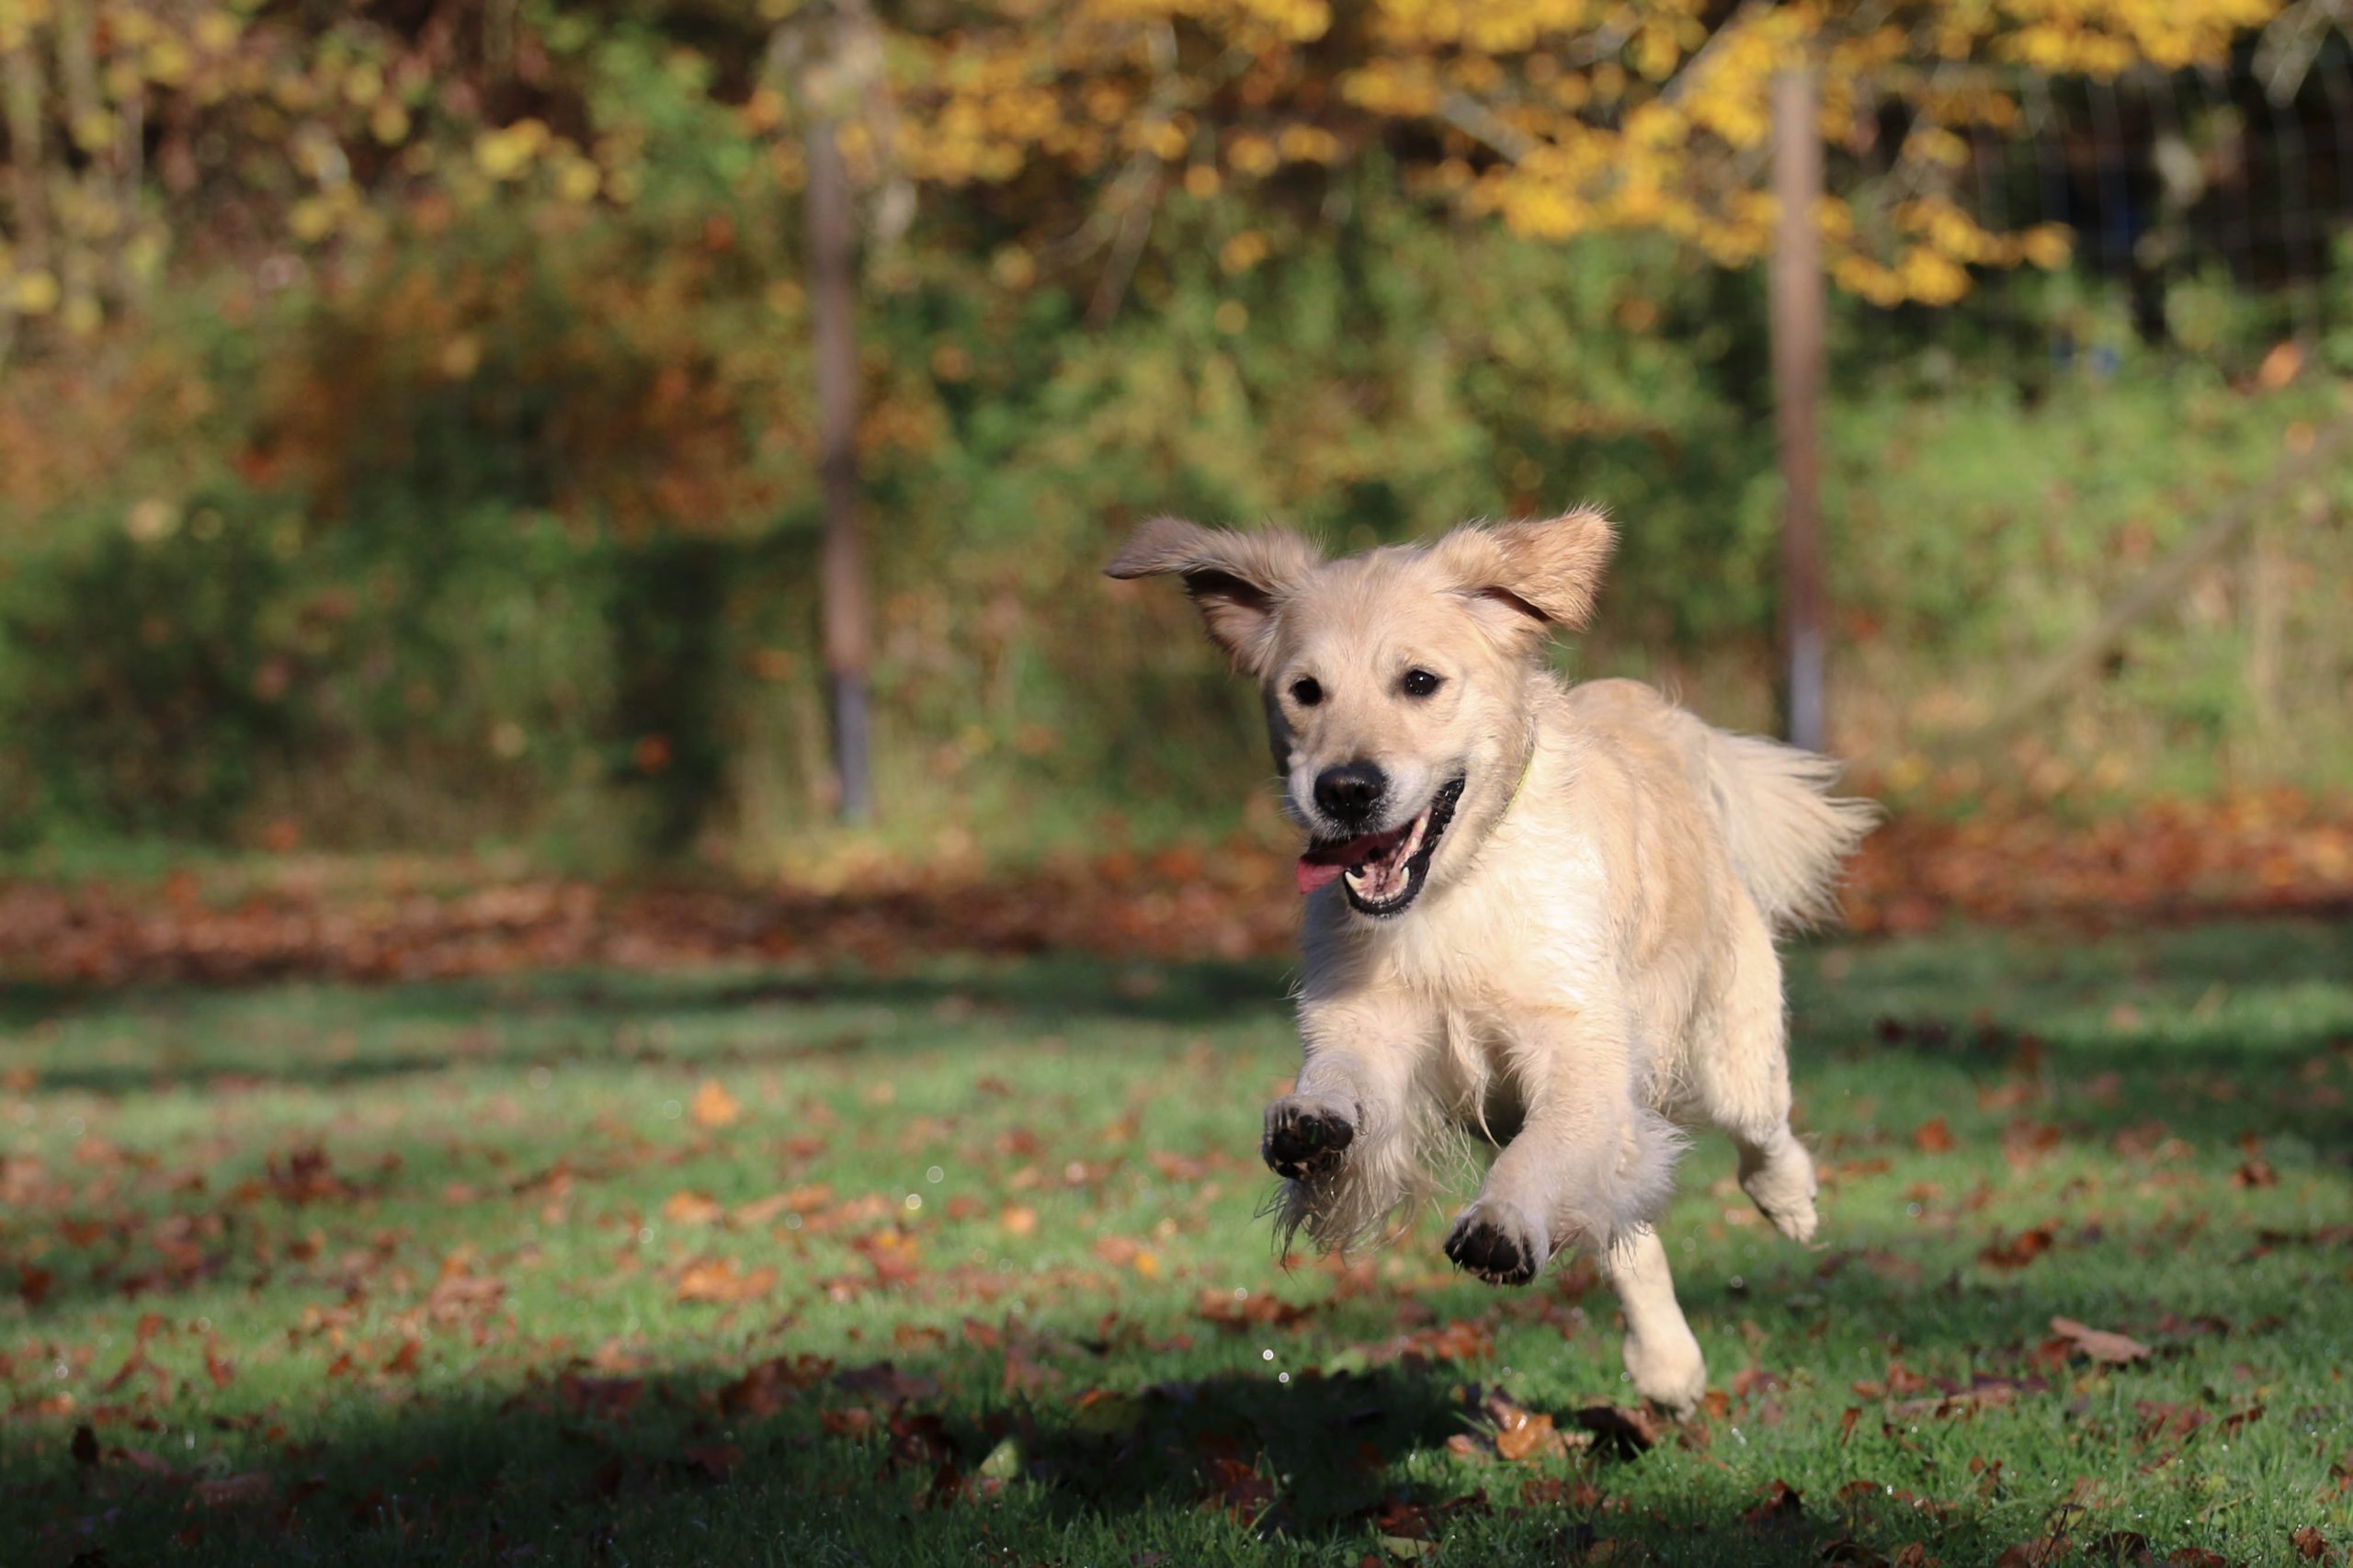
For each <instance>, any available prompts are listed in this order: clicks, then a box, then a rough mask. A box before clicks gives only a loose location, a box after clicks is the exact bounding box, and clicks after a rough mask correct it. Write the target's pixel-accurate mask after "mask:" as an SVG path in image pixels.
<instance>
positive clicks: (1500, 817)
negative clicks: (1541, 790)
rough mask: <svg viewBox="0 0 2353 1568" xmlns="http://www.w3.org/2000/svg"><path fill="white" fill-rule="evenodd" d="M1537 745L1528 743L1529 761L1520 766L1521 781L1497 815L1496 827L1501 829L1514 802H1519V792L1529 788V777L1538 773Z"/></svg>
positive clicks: (1532, 742)
mask: <svg viewBox="0 0 2353 1568" xmlns="http://www.w3.org/2000/svg"><path fill="white" fill-rule="evenodd" d="M1536 745H1537V743H1536V742H1534V741H1530V742H1529V743H1528V760H1527V761H1525V762H1523V763H1521V764H1520V765H1519V781H1518V783H1516V784H1514V785H1513V786H1512V787H1511V794H1510V796H1509V797H1508V798H1506V800H1505V801H1504V809H1503V810H1502V811H1499V812H1496V813H1495V826H1496V827H1501V826H1502V825H1503V821H1504V818H1506V817H1507V816H1509V815H1510V814H1511V808H1512V806H1513V804H1514V802H1516V801H1518V799H1519V792H1520V791H1521V790H1525V789H1527V788H1528V776H1529V774H1531V773H1533V772H1535V771H1536ZM1488 831H1490V832H1493V831H1494V829H1492V828H1491V829H1489V830H1488Z"/></svg>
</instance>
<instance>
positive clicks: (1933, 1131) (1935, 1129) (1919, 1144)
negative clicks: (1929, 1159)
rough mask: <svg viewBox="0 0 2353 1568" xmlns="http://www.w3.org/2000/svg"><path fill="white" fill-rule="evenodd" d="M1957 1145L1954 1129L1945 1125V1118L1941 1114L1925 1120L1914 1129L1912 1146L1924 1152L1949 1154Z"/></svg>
mask: <svg viewBox="0 0 2353 1568" xmlns="http://www.w3.org/2000/svg"><path fill="white" fill-rule="evenodd" d="M1956 1146H1957V1145H1956V1144H1955V1143H1954V1142H1953V1136H1952V1129H1951V1128H1949V1127H1947V1126H1946V1125H1945V1119H1944V1118H1943V1117H1941V1116H1939V1117H1937V1118H1935V1119H1932V1120H1929V1121H1924V1122H1922V1123H1921V1124H1920V1125H1919V1126H1918V1127H1917V1128H1915V1129H1914V1130H1913V1132H1912V1147H1914V1148H1915V1149H1917V1150H1919V1151H1920V1153H1924V1154H1949V1153H1952V1152H1953V1150H1954V1148H1955V1147H1956Z"/></svg>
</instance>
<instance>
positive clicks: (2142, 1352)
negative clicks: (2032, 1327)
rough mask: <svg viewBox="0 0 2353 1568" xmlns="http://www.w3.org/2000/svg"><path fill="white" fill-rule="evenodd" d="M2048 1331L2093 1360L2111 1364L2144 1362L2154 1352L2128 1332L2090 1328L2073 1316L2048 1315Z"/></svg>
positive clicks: (2120, 1364)
mask: <svg viewBox="0 0 2353 1568" xmlns="http://www.w3.org/2000/svg"><path fill="white" fill-rule="evenodd" d="M2051 1332H2052V1333H2053V1334H2055V1335H2059V1336H2060V1337H2061V1338H2062V1339H2064V1340H2066V1341H2068V1342H2069V1343H2070V1344H2072V1345H2073V1346H2075V1348H2076V1349H2077V1350H2080V1351H2082V1352H2083V1353H2084V1354H2085V1355H2086V1356H2088V1357H2090V1358H2092V1359H2093V1360H2095V1361H2103V1362H2106V1363H2107V1364H2108V1365H2109V1366H2111V1367H2123V1366H2129V1365H2131V1363H2132V1362H2134V1361H2145V1360H2147V1359H2148V1358H2149V1357H2150V1356H2151V1355H2153V1354H2154V1352H2153V1351H2151V1350H2150V1348H2149V1347H2148V1346H2145V1345H2143V1344H2142V1343H2141V1342H2140V1341H2139V1340H2137V1339H2134V1338H2131V1336H2130V1335H2121V1334H2114V1333H2110V1332H2109V1330H2107V1329H2104V1328H2092V1327H2090V1326H2088V1325H2086V1324H2080V1323H2077V1322H2076V1321H2075V1319H2074V1318H2056V1317H2055V1318H2052V1320H2051Z"/></svg>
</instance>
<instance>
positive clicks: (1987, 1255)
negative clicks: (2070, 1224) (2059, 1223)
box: [1977, 1227, 2054, 1268]
mask: <svg viewBox="0 0 2353 1568" xmlns="http://www.w3.org/2000/svg"><path fill="white" fill-rule="evenodd" d="M2053 1239H2054V1237H2053V1236H2052V1233H2051V1231H2050V1230H2048V1229H2047V1228H2043V1227H2037V1228H2036V1229H2034V1230H2031V1231H2026V1232H2022V1233H2019V1234H2018V1235H2017V1236H2014V1237H2012V1238H2011V1239H2010V1240H2008V1241H2006V1242H2005V1241H1996V1242H1995V1243H1994V1244H1993V1245H1991V1246H1989V1247H1987V1248H1985V1250H1984V1251H1983V1252H1981V1253H1979V1254H1978V1255H1977V1261H1978V1262H1980V1263H1982V1264H1984V1265H1985V1266H1986V1267H1988V1268H2024V1267H2026V1266H2027V1265H2028V1264H2029V1263H2032V1262H2033V1261H2034V1260H2035V1259H2036V1258H2038V1257H2040V1256H2042V1255H2043V1254H2044V1253H2046V1252H2049V1251H2050V1250H2051V1244H2052V1241H2053Z"/></svg>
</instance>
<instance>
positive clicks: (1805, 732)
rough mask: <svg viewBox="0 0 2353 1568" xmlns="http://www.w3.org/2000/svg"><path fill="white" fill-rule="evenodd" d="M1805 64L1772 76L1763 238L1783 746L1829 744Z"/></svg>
mask: <svg viewBox="0 0 2353 1568" xmlns="http://www.w3.org/2000/svg"><path fill="white" fill-rule="evenodd" d="M1817 119H1818V114H1817V110H1816V106H1815V86H1814V75H1813V71H1812V70H1810V69H1807V70H1790V71H1785V72H1783V73H1782V74H1780V75H1779V76H1778V77H1776V78H1775V79H1774V82H1773V137H1774V140H1773V195H1774V197H1775V198H1776V199H1778V200H1779V203H1780V217H1779V228H1778V230H1777V232H1776V233H1775V235H1774V242H1773V394H1774V413H1775V420H1776V424H1777V426H1778V427H1779V435H1780V446H1781V479H1782V483H1783V486H1784V488H1785V492H1786V494H1785V497H1784V500H1783V503H1782V513H1781V609H1780V623H1781V624H1780V633H1781V657H1782V690H1781V715H1782V723H1783V733H1785V734H1787V735H1788V736H1789V738H1790V742H1791V743H1792V744H1796V745H1801V746H1803V747H1805V748H1806V749H1807V750H1809V751H1821V750H1823V749H1824V748H1825V747H1826V746H1827V744H1828V743H1829V719H1828V714H1827V713H1826V711H1825V710H1824V699H1823V665H1824V662H1825V659H1826V656H1827V642H1828V625H1827V623H1828V620H1829V609H1830V594H1829V589H1828V587H1827V586H1826V585H1825V584H1824V580H1823V551H1822V495H1821V490H1822V450H1821V440H1820V435H1819V431H1818V428H1817V426H1818V417H1817V410H1818V407H1819V404H1820V402H1821V397H1822V377H1823V343H1822V337H1823V283H1822V231H1821V228H1820V226H1819V225H1818V224H1817V222H1816V221H1815V218H1814V210H1815V208H1816V206H1817V205H1818V204H1819V202H1820V201H1821V199H1822V135H1821V131H1820V129H1819V127H1818V126H1817V124H1816V120H1817Z"/></svg>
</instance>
